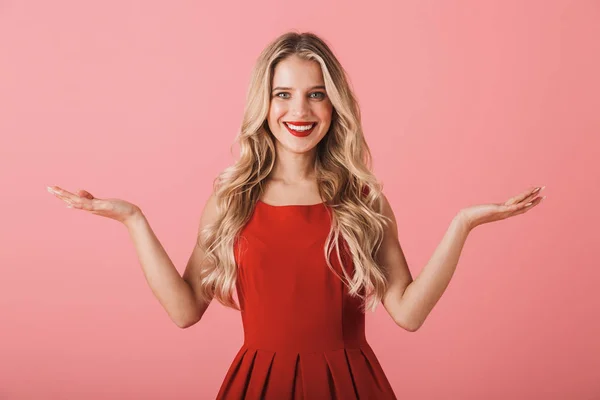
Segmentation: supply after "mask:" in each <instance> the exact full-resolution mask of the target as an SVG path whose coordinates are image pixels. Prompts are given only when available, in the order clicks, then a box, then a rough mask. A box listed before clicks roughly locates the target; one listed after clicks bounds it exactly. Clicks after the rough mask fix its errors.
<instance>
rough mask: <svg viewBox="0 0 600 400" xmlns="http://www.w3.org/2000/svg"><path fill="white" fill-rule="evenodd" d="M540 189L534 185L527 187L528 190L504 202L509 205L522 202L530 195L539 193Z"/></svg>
mask: <svg viewBox="0 0 600 400" xmlns="http://www.w3.org/2000/svg"><path fill="white" fill-rule="evenodd" d="M539 191H540V189H539V188H537V187H535V186H533V187H531V188H529V189H527V190H526V191H524V192H522V193H520V194H518V195H516V196H514V197H511V198H510V199H508V201H506V203H504V204H505V205H507V206H510V205H513V204H518V203H520V202H522V201H523V200H525V199H527V198H528V197H531V196H535V195H537V193H539Z"/></svg>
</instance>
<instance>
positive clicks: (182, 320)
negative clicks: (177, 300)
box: [172, 311, 202, 329]
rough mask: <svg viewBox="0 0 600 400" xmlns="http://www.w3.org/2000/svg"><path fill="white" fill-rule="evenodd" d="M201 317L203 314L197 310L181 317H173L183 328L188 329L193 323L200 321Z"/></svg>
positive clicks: (176, 323)
mask: <svg viewBox="0 0 600 400" xmlns="http://www.w3.org/2000/svg"><path fill="white" fill-rule="evenodd" d="M200 319H202V314H200V313H199V312H196V311H194V312H193V313H188V314H187V315H183V316H180V317H179V318H172V320H173V322H175V325H177V326H178V327H179V328H181V329H186V328H189V327H190V326H192V325H195V324H196V323H197V322H198V321H200Z"/></svg>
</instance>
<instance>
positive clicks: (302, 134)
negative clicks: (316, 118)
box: [283, 121, 317, 137]
mask: <svg viewBox="0 0 600 400" xmlns="http://www.w3.org/2000/svg"><path fill="white" fill-rule="evenodd" d="M288 123H290V124H292V125H295V126H307V125H313V127H312V128H310V129H308V130H305V131H295V130H293V129H291V128H290V127H289V126H288ZM283 124H284V125H285V128H286V129H287V130H288V132H289V133H291V134H292V135H294V136H297V137H306V136H308V135H310V134H311V133H312V131H314V130H315V126H317V123H316V122H302V121H286V122H284V123H283Z"/></svg>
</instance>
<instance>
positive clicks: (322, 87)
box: [271, 85, 325, 93]
mask: <svg viewBox="0 0 600 400" xmlns="http://www.w3.org/2000/svg"><path fill="white" fill-rule="evenodd" d="M292 89H293V88H291V87H287V86H277V87H276V88H273V90H271V93H272V92H274V91H276V90H292ZM313 89H325V86H323V85H319V86H313V87H311V88H310V89H309V90H313Z"/></svg>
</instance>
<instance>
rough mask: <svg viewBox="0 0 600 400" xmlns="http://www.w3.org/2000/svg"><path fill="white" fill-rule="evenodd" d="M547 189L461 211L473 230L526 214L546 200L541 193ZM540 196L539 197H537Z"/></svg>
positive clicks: (529, 190) (531, 190) (531, 191)
mask: <svg viewBox="0 0 600 400" xmlns="http://www.w3.org/2000/svg"><path fill="white" fill-rule="evenodd" d="M544 188H545V186H543V187H533V188H530V189H528V190H526V191H524V192H522V193H520V194H518V195H516V196H514V197H511V198H510V199H508V200H507V201H505V202H504V203H500V204H495V203H494V204H478V205H475V206H471V207H467V208H464V209H462V210H461V215H462V216H463V217H464V219H465V220H466V222H467V224H468V226H469V227H470V228H471V229H472V228H474V227H476V226H478V225H482V224H486V223H488V222H492V221H498V220H501V219H506V218H509V217H513V216H515V215H519V214H523V213H526V212H527V211H529V210H531V209H532V208H534V207H535V206H537V205H538V204H540V202H541V201H542V200H543V199H544V198H545V196H544V197H539V196H538V195H539V193H540V192H541V191H542V190H543V189H544ZM536 196H538V197H536Z"/></svg>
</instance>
